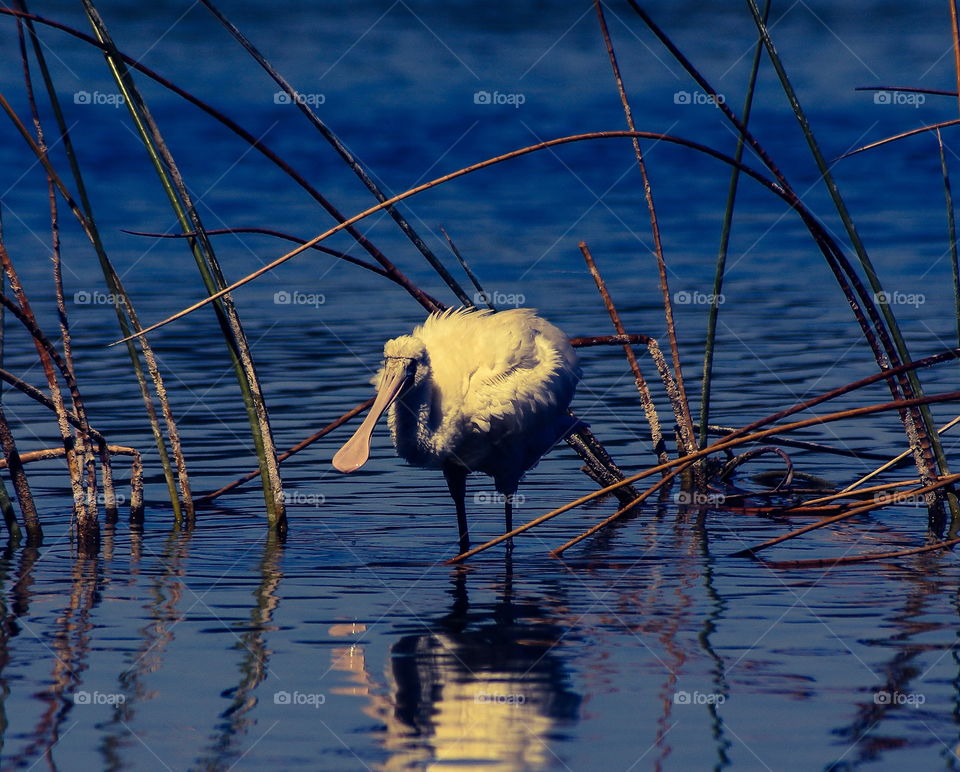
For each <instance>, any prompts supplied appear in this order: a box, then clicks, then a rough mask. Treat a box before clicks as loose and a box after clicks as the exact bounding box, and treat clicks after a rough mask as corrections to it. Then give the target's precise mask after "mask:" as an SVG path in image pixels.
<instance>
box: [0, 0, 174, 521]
mask: <svg viewBox="0 0 960 772" xmlns="http://www.w3.org/2000/svg"><path fill="white" fill-rule="evenodd" d="M16 5H17V7H18V9H19V11H18V12H17V13H18V18H23V19H24V21H25V24H26V27H27V31H28V34H29V36H30V40H31V43H32V47H33V53H34V58H35V59H36V60H37V64H38V66H39V69H40V74H41V77H42V79H43V82H44V86H45V88H46V92H47V97H48V100H49V102H50V106H51V108H52V111H53V115H54V119H55V121H56V124H57V129H58V134H59V137H58V139H59V141H60V143H61V144H62V146H63V148H64V152H65V155H66V157H67V162H68V164H69V167H70V171H71V175H72V176H73V179H74V184H75V185H76V191H77V199H78V201H75V200H74V199H73V197H72V196H71V195H70V194H69V192H68V191H67V188H66V186H65V185H64V184H63V182H62V180H60V178H59V177H58V176H57V174H56V172H55V170H54V169H53V167H52V166H51V165H50V163H49V160H48V159H47V158H46V156H45V155H43V154H40V155H38V158H39V160H40V162H41V163H42V164H43V165H44V167H45V169H46V171H47V174H48V176H50V178H51V179H52V180H53V182H54V184H56V186H57V188H58V189H59V190H60V193H61V195H62V196H63V197H64V199H65V200H66V202H67V204H68V206H69V207H70V209H71V211H72V212H73V214H74V216H75V217H76V218H77V220H78V221H79V222H80V225H81V227H82V229H83V231H84V233H85V235H86V236H87V238H88V240H89V241H90V243H91V245H92V246H93V249H94V251H95V253H96V255H97V261H98V263H99V265H100V268H101V271H102V272H103V275H104V279H105V280H106V283H107V288H108V290H109V291H110V293H111V294H112V295H113V297H115V298H117V299H118V300H119V301H120V302H118V303H114V304H113V306H114V310H115V312H116V314H117V321H118V324H119V326H120V330H121V334H123V335H124V336H126V335H129V334H130V331H131V329H132V330H133V331H137V330H139V329H141V328H140V325H139V322H138V320H137V317H136V313H135V312H134V308H133V302H132V301H131V299H130V297H129V295H128V294H127V292H126V289H125V288H124V286H123V283H122V282H121V281H120V278H119V276H118V275H117V273H116V271H114V269H113V265H112V263H111V262H110V259H109V257H108V256H107V252H106V249H105V248H104V245H103V242H102V240H101V238H100V232H99V229H98V228H97V224H96V218H95V217H94V214H93V208H92V206H91V203H90V199H89V196H88V195H87V189H86V184H85V183H84V178H83V174H82V171H81V168H80V164H79V162H78V160H77V156H76V153H75V152H74V148H73V140H72V138H71V135H70V131H69V129H68V127H67V123H66V120H65V119H64V116H63V110H62V108H61V105H60V100H59V98H58V96H57V92H56V89H55V87H54V84H53V78H52V77H51V75H50V71H49V68H48V66H47V63H46V58H45V56H44V53H43V47H42V46H41V44H40V38H39V36H38V35H37V32H36V29H35V28H34V21H36V20H37V19H38V18H39V17H34V16H33V15H32V14H29V12H28V11H27V6H26V2H25V0H16ZM7 10H11V12H13V11H12V9H0V13H3V12H4V11H7ZM78 34H82V33H78ZM84 37H86V38H88V41H89V42H91V43H92V42H95V41H93V39H92V38H89V37H88V36H84ZM27 139H28V142H29V138H27ZM33 149H34V152H35V153H37V152H39V148H33ZM128 320H129V321H128ZM140 346H141V349H142V352H143V356H144V362H145V363H146V366H147V369H148V372H149V374H150V377H151V380H152V381H153V386H154V390H155V393H156V395H157V401H158V402H159V403H160V408H161V412H162V414H163V416H164V421H165V425H166V428H167V435H168V439H169V443H170V449H171V452H172V454H173V457H174V462H175V463H176V467H177V470H176V478H177V479H176V481H175V479H174V471H173V467H172V465H171V462H170V456H169V454H168V452H167V444H166V441H165V440H164V437H163V431H162V430H161V428H160V423H159V420H158V418H157V413H156V409H155V407H154V404H153V399H152V397H151V396H150V393H149V390H148V388H147V381H146V377H145V376H144V373H143V367H142V365H141V363H140V358H139V356H138V354H137V350H136V348H135V346H134V345H133V344H132V343H128V344H127V353H128V356H129V358H130V362H131V365H132V367H133V371H134V374H135V376H136V379H137V385H138V388H139V390H140V396H141V399H142V400H143V403H144V408H145V410H146V414H147V419H148V421H149V423H150V430H151V433H152V434H153V438H154V442H155V443H156V446H157V452H158V454H159V457H160V464H161V468H162V470H163V476H164V480H165V482H166V485H167V492H168V495H169V499H170V505H171V507H172V508H173V514H174V519H175V521H179V520H180V518H181V501H185V502H186V505H187V506H188V507H189V506H190V483H189V476H188V474H187V466H186V461H185V459H184V456H183V448H182V446H181V443H180V438H179V431H178V429H177V425H176V421H175V420H174V417H173V411H172V409H171V408H170V404H169V400H168V399H167V396H166V389H165V388H164V384H163V378H162V376H161V374H160V370H159V367H158V366H157V363H156V358H155V356H154V354H153V350H152V349H151V347H150V345H149V343H148V342H147V340H146V338H142V339H141V340H140ZM178 482H179V485H180V495H179V496H178V494H177V483H178ZM141 515H142V511H141Z"/></svg>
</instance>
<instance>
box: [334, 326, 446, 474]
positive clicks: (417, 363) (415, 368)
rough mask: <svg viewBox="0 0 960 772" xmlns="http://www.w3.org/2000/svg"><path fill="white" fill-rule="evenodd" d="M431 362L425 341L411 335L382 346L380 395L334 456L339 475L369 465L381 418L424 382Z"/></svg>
mask: <svg viewBox="0 0 960 772" xmlns="http://www.w3.org/2000/svg"><path fill="white" fill-rule="evenodd" d="M429 362H430V360H429V357H428V356H427V348H426V346H424V345H423V341H421V340H420V339H419V338H415V337H414V336H412V335H401V336H400V337H399V338H394V339H393V340H388V341H387V342H386V343H385V344H384V346H383V366H382V367H381V368H380V372H379V374H378V375H377V396H376V399H375V400H374V403H373V407H372V408H370V412H369V413H367V417H366V418H365V419H364V421H363V423H362V424H361V425H360V428H359V429H357V431H356V432H354V435H353V436H352V437H351V438H350V439H349V440H347V443H346V444H345V445H344V446H343V447H342V448H340V450H338V451H337V454H336V455H335V456H334V457H333V466H334V468H336V469H337V471H339V472H353V471H355V470H357V469H359V468H360V467H361V466H363V465H364V464H365V463H367V458H369V456H370V437H371V435H372V434H373V427H374V426H376V424H377V421H378V420H379V419H380V416H381V415H383V413H384V412H385V411H386V409H387V408H388V407H390V405H392V404H393V403H394V402H395V401H396V400H397V399H398V398H399V397H400V395H401V394H403V392H404V391H406V390H407V389H409V388H410V387H411V386H419V385H420V384H421V383H423V381H424V379H425V378H426V377H427V375H428V372H429V367H430V364H429Z"/></svg>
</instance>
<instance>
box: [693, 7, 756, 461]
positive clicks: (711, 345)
mask: <svg viewBox="0 0 960 772" xmlns="http://www.w3.org/2000/svg"><path fill="white" fill-rule="evenodd" d="M770 2H771V0H766V2H765V3H764V6H763V18H764V20H766V19H767V18H768V17H769V14H770ZM762 54H763V41H762V40H759V39H758V40H757V45H756V46H755V47H754V50H753V61H752V62H751V64H750V76H749V77H748V79H747V94H746V96H745V97H744V100H743V110H742V111H741V116H742V117H741V119H740V120H741V121H742V123H743V125H744V126H748V125H749V124H750V113H751V111H752V110H753V95H754V91H755V90H756V87H757V75H758V73H759V72H760V57H761V56H762ZM745 146H746V141H745V140H744V137H743V134H738V135H737V147H736V150H735V151H734V153H733V158H734V160H735V161H742V160H743V150H744V147H745ZM739 184H740V170H739V169H738V168H736V167H734V168H733V169H731V171H730V183H729V185H728V186H727V201H726V204H725V206H724V209H723V224H722V225H721V226H720V247H719V249H718V251H717V266H716V269H715V270H714V275H713V291H712V294H711V298H710V308H709V309H708V311H707V337H706V341H705V343H704V346H703V380H702V382H701V384H700V436H699V438H698V444H699V446H700V447H703V446H704V445H706V444H707V434H708V431H709V428H708V427H709V424H710V391H711V387H712V385H713V357H714V353H715V350H716V341H717V318H718V317H719V315H720V297H721V295H722V294H723V279H724V274H725V272H726V268H727V252H728V250H729V248H730V232H731V230H732V227H733V212H734V208H735V207H736V202H737V188H738V187H739Z"/></svg>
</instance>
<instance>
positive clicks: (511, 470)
mask: <svg viewBox="0 0 960 772" xmlns="http://www.w3.org/2000/svg"><path fill="white" fill-rule="evenodd" d="M580 374H581V373H580V367H579V365H578V364H577V355H576V354H575V353H574V351H573V348H572V347H571V346H570V343H569V342H568V340H567V336H566V335H564V333H563V332H561V331H560V330H559V329H558V328H556V327H554V326H553V325H552V324H550V323H549V322H548V321H546V320H545V319H542V318H541V317H539V316H537V314H536V312H535V311H533V310H532V309H529V308H517V309H511V310H509V311H499V312H493V311H487V310H476V309H466V308H461V309H450V310H447V311H444V312H441V313H436V314H431V315H430V316H429V317H427V320H426V321H425V322H424V323H423V324H421V325H419V326H418V327H416V328H415V329H414V330H413V332H412V333H411V334H410V335H401V336H400V337H399V338H394V339H393V340H388V341H387V342H386V344H384V347H383V366H382V367H381V368H380V372H379V373H378V374H377V383H378V387H377V397H376V399H375V400H374V403H373V407H372V408H371V409H370V412H369V413H368V414H367V417H366V418H365V419H364V421H363V423H362V424H361V425H360V428H359V429H357V431H356V432H355V433H354V435H353V436H352V437H351V438H350V439H349V440H348V441H347V442H346V444H345V445H344V446H343V447H342V448H340V450H339V451H338V452H337V454H336V455H335V456H334V457H333V466H334V467H335V468H336V469H337V470H338V471H340V472H353V471H354V470H356V469H359V468H360V467H361V466H363V465H364V464H365V463H366V461H367V458H368V457H369V455H370V436H371V434H372V432H373V429H374V426H375V425H376V423H377V421H378V420H379V418H380V416H381V415H382V414H383V412H384V411H389V413H388V416H387V419H388V423H389V426H390V433H391V436H392V438H393V444H394V446H395V447H396V449H397V455H399V456H400V457H401V458H403V459H404V460H405V461H407V463H409V464H411V465H413V466H418V467H425V468H429V469H441V470H443V475H444V477H445V478H446V481H447V487H448V488H449V490H450V495H451V497H453V501H454V505H455V506H456V510H457V526H458V528H459V531H460V551H461V552H466V551H467V550H468V549H469V548H470V537H469V534H468V530H467V515H466V506H465V503H464V498H465V496H466V481H467V475H468V474H469V473H470V472H483V473H484V474H488V475H490V476H491V477H492V478H493V482H494V485H495V487H496V489H497V492H498V493H500V494H501V495H502V496H503V498H504V522H505V525H506V530H507V531H510V530H512V528H513V495H514V494H515V493H516V492H517V487H518V485H519V483H520V478H521V477H523V475H524V474H525V473H526V472H527V470H529V469H530V468H532V467H533V466H535V465H536V464H537V462H538V461H539V460H540V458H541V456H543V455H544V454H545V453H546V452H547V451H548V450H550V448H552V447H553V446H554V445H555V444H556V443H557V441H558V440H560V439H562V438H563V437H565V436H567V435H568V434H569V433H570V432H572V431H574V430H575V429H576V424H577V421H576V419H574V418H573V417H572V416H570V415H569V413H568V412H567V408H568V406H569V405H570V400H571V399H573V393H574V391H575V390H576V388H577V382H578V381H579V380H580Z"/></svg>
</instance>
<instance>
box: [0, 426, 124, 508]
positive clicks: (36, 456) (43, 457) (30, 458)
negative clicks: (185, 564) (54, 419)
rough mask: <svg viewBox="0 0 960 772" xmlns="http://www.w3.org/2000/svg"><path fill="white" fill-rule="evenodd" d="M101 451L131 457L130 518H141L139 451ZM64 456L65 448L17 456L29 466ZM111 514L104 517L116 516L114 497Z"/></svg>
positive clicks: (2, 463)
mask: <svg viewBox="0 0 960 772" xmlns="http://www.w3.org/2000/svg"><path fill="white" fill-rule="evenodd" d="M102 451H103V453H105V454H108V455H110V456H131V457H132V461H131V462H130V517H131V518H134V517H139V518H142V517H143V458H142V457H141V455H140V451H139V450H137V449H136V448H128V447H126V446H123V445H107V444H105V443H104V444H103V445H102ZM65 455H66V449H65V448H44V449H43V450H31V451H28V452H26V453H21V454H20V455H19V460H20V463H21V464H29V463H32V462H34V461H47V460H49V459H53V458H63V457H64V456H65ZM8 466H9V464H8V463H7V459H5V458H3V459H0V469H5V468H7V467H8ZM113 507H114V510H113V514H112V515H111V514H110V512H109V511H107V513H106V515H107V518H108V519H109V518H110V517H115V516H116V507H117V503H116V497H114V503H113Z"/></svg>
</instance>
